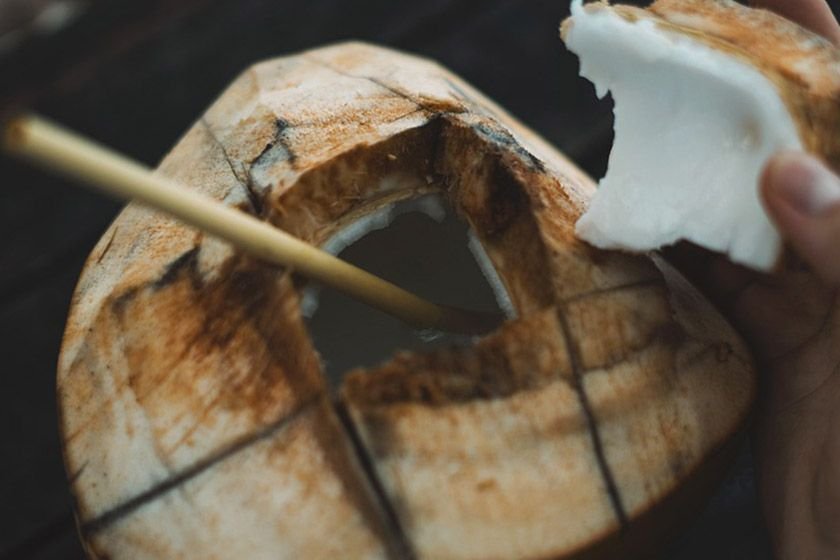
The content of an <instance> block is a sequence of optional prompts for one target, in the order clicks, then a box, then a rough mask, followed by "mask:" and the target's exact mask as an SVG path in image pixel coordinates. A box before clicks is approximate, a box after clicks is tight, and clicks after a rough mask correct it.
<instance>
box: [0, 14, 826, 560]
mask: <svg viewBox="0 0 840 560" xmlns="http://www.w3.org/2000/svg"><path fill="white" fill-rule="evenodd" d="M835 7H836V6H835ZM567 11H568V8H567V2H566V0H426V1H425V2H406V3H400V2H394V1H391V0H360V1H352V2H351V1H341V0H303V1H296V2H291V1H277V0H274V1H269V0H236V1H234V0H221V1H212V2H211V1H209V0H181V1H177V2H172V1H164V0H147V1H145V2H139V1H125V0H109V1H107V2H106V1H89V2H85V1H61V2H56V1H51V0H38V1H35V0H33V1H24V0H0V101H2V103H3V106H4V107H8V106H12V107H29V108H34V109H36V110H37V111H39V112H41V113H43V114H45V115H47V116H49V117H52V118H53V119H55V120H57V121H59V122H61V123H63V124H65V125H68V126H70V127H72V128H75V129H77V130H79V131H81V132H83V133H84V134H87V135H89V136H92V137H93V138H96V139H97V140H99V141H101V142H104V143H105V144H108V145H110V146H113V147H114V148H116V149H117V150H120V151H123V152H125V153H127V154H129V155H131V156H133V157H134V158H137V159H139V160H141V161H143V162H145V163H147V164H149V165H152V166H154V165H156V162H158V161H159V160H160V158H161V157H162V156H163V155H164V154H165V153H166V152H167V150H168V149H169V148H170V146H172V145H173V144H174V142H175V141H176V140H177V139H178V137H179V136H180V135H181V134H182V133H183V132H184V131H185V130H186V129H187V127H189V126H190V124H191V123H192V122H193V121H194V120H195V119H196V118H197V117H198V116H199V115H200V113H201V112H202V111H203V110H204V108H205V107H207V105H208V104H209V103H210V102H211V101H212V100H213V99H214V98H215V97H216V96H217V95H218V94H219V93H220V92H221V91H222V89H223V88H224V87H225V85H226V84H228V83H229V82H230V81H231V80H232V79H233V78H234V77H235V76H236V75H237V74H238V73H239V72H240V71H242V70H243V69H244V68H246V67H247V66H248V65H250V64H251V63H253V62H255V61H258V60H260V59H264V58H269V57H274V56H278V55H282V54H287V53H293V52H295V51H298V50H301V49H305V48H308V47H313V46H316V45H320V44H324V43H330V42H335V41H341V40H346V39H363V40H366V41H371V42H375V43H381V44H385V45H390V46H393V47H397V48H399V49H403V50H407V51H411V52H415V53H419V54H422V55H425V56H429V57H432V58H435V59H437V60H439V61H441V62H442V63H444V64H445V65H447V66H448V67H450V68H451V69H452V70H453V71H455V72H456V73H458V74H460V75H461V76H463V77H464V78H465V79H467V80H468V81H470V82H472V83H473V84H474V85H476V86H477V87H478V88H479V89H481V90H483V91H485V92H486V93H488V94H489V95H490V96H491V97H493V98H495V99H496V100H497V101H499V102H500V103H501V104H502V105H503V106H504V107H506V108H508V109H509V110H510V111H511V112H512V113H513V114H515V115H517V116H518V117H519V118H521V119H522V120H523V121H524V122H525V123H527V124H528V125H530V126H531V127H533V128H535V129H536V130H537V131H539V132H540V133H542V134H543V135H544V136H545V137H546V138H548V140H549V141H551V142H552V143H554V144H555V145H556V146H558V147H559V148H560V149H562V150H563V151H565V152H566V153H567V154H568V155H569V156H571V157H572V158H573V159H574V160H576V161H577V162H578V163H579V164H580V165H581V166H582V167H583V168H584V169H586V170H587V171H588V172H590V173H591V174H593V175H595V176H600V175H601V174H602V173H603V170H604V168H605V165H606V159H607V155H608V153H609V147H610V144H611V141H612V132H611V130H612V129H611V125H612V118H611V114H610V105H609V103H608V102H607V103H604V102H602V103H598V102H596V100H595V97H594V92H593V90H592V88H591V86H590V85H588V84H587V83H586V82H584V81H583V80H581V79H579V78H577V77H576V76H577V63H576V61H575V59H574V57H573V56H571V55H570V54H569V53H567V52H566V51H565V50H564V48H563V46H562V44H561V42H560V41H559V39H558V33H557V29H558V24H559V22H560V21H561V19H562V18H564V17H565V16H566V14H567ZM0 177H2V183H3V185H2V188H0V369H2V373H1V374H0V426H3V434H2V439H0V442H1V443H0V449H2V452H0V453H1V457H0V459H1V460H0V558H81V557H83V554H82V551H81V548H80V546H79V544H78V540H77V537H76V534H75V527H74V524H73V517H72V510H71V499H70V496H69V494H68V491H67V484H66V480H65V475H64V470H63V467H62V462H61V450H60V446H59V440H58V429H57V419H56V405H55V365H56V359H57V355H58V350H59V346H60V342H61V334H62V330H63V327H64V321H65V318H66V313H67V309H68V305H69V302H70V297H71V293H72V291H73V287H74V284H75V281H76V278H77V277H78V275H79V272H80V270H81V267H82V263H83V260H84V258H85V257H86V255H87V254H88V252H89V251H90V250H91V248H92V247H93V245H94V243H95V242H96V240H97V239H98V237H99V236H100V235H101V233H102V232H103V230H104V229H105V228H106V227H107V225H108V223H109V222H110V221H111V220H112V219H113V218H114V216H115V215H116V213H117V212H118V210H119V208H120V206H121V205H120V204H117V203H115V202H112V201H110V200H107V199H104V198H101V197H99V196H97V195H93V194H89V193H88V192H87V191H83V190H80V189H78V188H77V187H75V186H74V185H71V184H69V183H68V182H66V181H63V180H60V179H57V178H55V177H52V176H49V175H45V174H43V173H41V172H39V171H36V170H33V169H31V168H29V167H26V166H24V165H21V164H18V163H15V162H10V161H8V160H6V159H0ZM456 258H457V257H456ZM663 557H664V558H674V559H689V558H710V557H714V558H733V559H734V558H738V559H747V558H760V559H764V558H769V554H768V552H767V545H766V536H765V534H764V532H763V529H762V528H761V523H760V520H759V517H758V513H757V506H756V504H755V497H754V487H753V478H752V468H751V463H750V460H749V456H748V453H747V451H746V447H745V450H744V452H743V453H742V454H741V456H740V458H739V460H738V463H737V465H736V466H735V468H734V469H733V472H732V474H731V475H730V477H729V479H728V480H727V482H726V483H725V484H724V486H723V488H722V490H721V491H720V492H719V493H718V494H717V495H716V496H715V497H714V498H713V499H712V501H711V503H710V505H709V506H708V508H707V510H706V511H705V512H703V513H702V514H701V516H700V517H699V519H698V520H697V522H696V523H695V524H694V525H693V526H692V527H691V528H689V529H688V531H687V532H686V533H685V534H683V535H682V536H680V537H679V538H678V539H677V541H676V542H675V543H674V544H673V545H671V546H670V547H669V548H668V550H667V551H666V552H665V553H664V554H663Z"/></svg>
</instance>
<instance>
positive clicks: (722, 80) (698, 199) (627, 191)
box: [564, 1, 802, 270]
mask: <svg viewBox="0 0 840 560" xmlns="http://www.w3.org/2000/svg"><path fill="white" fill-rule="evenodd" d="M564 35H565V41H566V45H567V46H568V48H569V49H570V50H571V51H572V52H574V53H575V54H577V55H578V56H579V57H580V73H581V75H582V76H583V77H585V78H587V79H588V80H590V81H591V82H593V83H594V84H595V89H596V92H597V94H598V96H599V97H604V96H605V95H606V94H607V92H608V91H609V92H611V93H612V97H613V100H614V113H615V125H614V126H615V140H614V144H613V147H612V152H611V154H610V159H609V165H608V169H607V173H606V176H605V177H604V178H603V179H602V180H601V182H600V184H599V188H598V191H597V193H596V195H595V196H594V198H593V199H592V201H591V204H590V206H589V208H588V209H587V211H586V213H585V214H584V215H583V216H582V217H581V218H580V220H579V221H578V222H577V224H576V232H577V235H578V236H579V237H580V238H582V239H584V240H585V241H588V242H589V243H591V244H593V245H595V246H597V247H601V248H617V249H624V250H629V251H646V250H651V249H656V248H659V247H662V246H665V245H669V244H672V243H675V242H677V241H679V240H688V241H691V242H693V243H695V244H697V245H700V246H702V247H706V248H708V249H711V250H714V251H718V252H721V253H725V254H726V255H728V256H729V258H730V259H731V260H732V261H734V262H737V263H740V264H743V265H746V266H749V267H752V268H755V269H759V270H769V269H771V268H772V267H773V266H774V265H775V263H776V262H777V260H778V258H779V256H780V253H781V245H782V244H781V238H780V236H779V233H778V232H777V231H776V229H775V227H774V226H773V225H772V223H771V222H770V220H769V218H768V217H767V215H766V213H765V211H764V209H763V207H762V205H761V201H760V199H759V193H758V180H759V176H760V173H761V170H762V167H763V165H764V164H765V162H766V161H767V159H768V158H769V157H770V156H771V155H772V154H773V153H775V152H776V151H778V150H780V149H786V148H787V149H801V147H802V144H801V142H800V139H799V135H798V134H797V129H796V125H795V124H794V121H793V119H792V117H791V116H790V114H789V112H788V110H787V108H786V107H785V104H784V102H783V101H782V99H781V97H780V95H779V93H778V92H777V90H776V88H775V87H774V85H773V84H772V83H771V82H770V80H768V79H767V78H766V77H765V76H764V75H763V74H761V73H760V72H759V71H758V70H757V69H756V68H754V67H753V66H751V65H749V64H747V63H746V62H743V61H741V60H740V59H738V58H736V57H735V56H732V55H730V54H727V53H725V52H722V51H719V50H716V49H714V48H712V47H709V46H707V45H705V44H703V43H701V42H700V41H698V40H695V39H692V38H690V37H689V36H687V35H684V34H681V33H677V32H674V31H669V30H668V29H665V28H664V27H662V26H660V25H658V24H657V23H656V22H654V21H650V20H645V19H637V20H635V21H628V20H627V19H625V18H624V17H622V16H621V15H619V14H617V13H616V12H614V11H613V10H611V9H606V8H605V6H604V5H596V6H589V7H587V8H584V7H583V6H582V4H581V2H580V1H575V2H573V3H572V19H571V24H570V25H569V26H568V27H567V28H566V29H565V33H564Z"/></svg>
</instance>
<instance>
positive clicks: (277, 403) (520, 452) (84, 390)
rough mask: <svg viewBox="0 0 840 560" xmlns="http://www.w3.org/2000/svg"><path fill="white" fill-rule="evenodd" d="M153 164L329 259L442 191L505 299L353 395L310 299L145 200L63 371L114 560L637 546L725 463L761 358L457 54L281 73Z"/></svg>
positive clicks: (76, 464)
mask: <svg viewBox="0 0 840 560" xmlns="http://www.w3.org/2000/svg"><path fill="white" fill-rule="evenodd" d="M157 173H160V174H163V175H166V176H168V177H171V178H174V179H175V180H178V181H180V182H181V183H182V184H183V185H184V186H185V188H191V189H196V190H198V191H201V192H203V193H205V194H207V195H208V196H212V197H214V198H215V199H217V200H220V201H223V202H224V203H225V204H228V205H231V206H235V207H237V208H239V209H240V210H242V211H243V212H249V213H252V214H253V215H255V216H258V217H259V218H260V219H263V220H266V221H268V222H269V223H271V224H273V225H274V226H275V227H278V228H281V229H284V230H286V231H288V232H290V233H292V234H293V235H295V236H298V237H300V238H301V239H304V240H305V241H307V242H309V243H312V244H315V245H319V246H322V247H333V248H335V247H337V246H340V245H341V244H343V243H345V242H347V240H348V239H352V238H353V237H355V236H357V234H358V233H359V232H358V231H356V230H355V228H356V227H359V228H369V227H374V226H376V225H377V224H378V223H379V219H378V218H377V216H381V213H383V212H386V213H387V212H388V210H387V209H388V208H389V207H390V205H391V204H392V203H394V202H395V201H400V200H403V201H404V200H409V199H414V200H420V199H422V198H423V197H427V196H429V195H434V196H437V197H439V198H440V199H442V200H444V201H446V203H447V204H448V205H449V206H451V207H452V209H453V210H454V211H455V212H457V213H458V214H459V215H460V216H461V217H462V218H463V219H464V220H465V221H466V222H467V224H468V225H469V227H470V230H471V233H472V236H473V239H474V240H473V242H472V243H473V245H474V246H475V249H476V250H477V253H478V254H480V255H482V259H483V260H484V261H485V262H484V264H485V267H486V268H487V269H488V271H487V272H488V276H490V277H491V278H493V279H498V284H499V285H500V286H499V288H498V289H499V291H500V292H504V297H505V298H507V299H508V300H509V302H510V306H511V308H512V309H511V313H510V316H509V318H508V320H507V321H506V323H505V324H504V325H502V326H500V327H499V328H497V329H496V330H495V331H494V332H492V333H490V334H488V335H487V336H485V337H484V338H481V339H477V340H467V341H466V342H465V344H464V345H463V346H460V347H457V348H450V349H438V350H434V351H427V352H414V353H404V352H402V353H399V354H398V355H396V356H395V357H394V358H392V359H391V360H389V361H387V363H384V364H382V365H380V366H378V367H373V368H369V369H366V370H359V371H356V372H354V373H353V374H350V375H348V376H347V377H346V378H345V379H344V382H343V383H342V385H341V386H340V387H339V388H338V389H337V390H335V391H334V390H333V389H332V388H331V387H330V384H329V383H327V382H326V379H325V377H324V375H323V369H322V367H321V361H320V358H319V355H318V352H317V349H316V345H317V342H318V341H317V340H315V341H313V340H312V339H311V337H310V335H309V333H308V332H307V328H306V325H305V323H304V321H303V318H302V304H301V301H302V299H303V297H302V296H303V293H304V291H305V289H306V286H305V283H304V282H302V281H301V280H300V279H299V278H294V277H293V276H292V271H290V270H284V269H277V268H274V267H269V266H265V265H262V264H260V263H257V262H254V261H252V260H250V259H247V258H245V257H243V256H242V255H240V254H238V253H237V252H236V251H234V250H232V249H231V248H230V247H228V246H226V245H225V244H223V243H220V242H219V241H216V240H213V239H209V238H207V237H205V236H202V235H200V234H198V233H196V232H195V231H193V230H191V229H190V228H188V227H185V226H183V225H181V224H179V223H177V222H175V221H173V220H171V219H169V218H167V217H165V216H162V215H160V214H157V213H155V212H152V211H149V210H147V209H145V208H143V207H141V206H138V205H135V204H130V205H129V206H128V207H127V208H126V209H125V210H124V211H123V213H122V214H121V215H120V216H119V217H118V218H117V220H116V221H115V222H114V223H113V225H112V226H111V228H110V229H109V230H108V231H107V232H106V234H105V235H104V237H103V238H102V240H101V241H100V243H99V245H97V247H96V248H95V249H94V251H93V253H92V254H91V256H90V258H89V260H88V262H87V264H86V266H85V269H84V272H83V274H82V277H81V279H80V281H79V284H78V288H77V290H76V294H75V296H74V299H73V307H72V309H71V312H70V316H69V319H68V324H67V329H66V331H65V337H64V343H63V348H62V352H61V358H60V363H59V371H58V398H59V405H60V417H61V430H62V439H63V443H64V452H65V460H66V466H67V470H68V474H69V478H70V484H71V489H72V492H73V495H74V497H75V502H76V505H77V516H78V519H79V525H80V530H81V534H82V537H83V539H84V541H85V543H86V544H87V546H88V548H89V551H90V553H91V554H92V555H93V556H94V557H97V558H112V559H115V560H118V559H122V558H126V559H144V558H149V559H151V558H154V559H166V558H187V557H189V558H249V559H260V558H266V559H277V558H289V559H292V558H307V559H308V558H313V559H314V558H383V557H390V558H412V557H414V558H451V559H471V558H475V559H479V558H482V559H483V558H501V557H505V558H554V557H556V558H581V557H587V558H590V557H592V556H594V555H598V554H614V555H617V556H615V557H631V556H632V554H635V553H638V552H642V551H646V550H651V549H654V548H656V547H657V545H658V544H659V543H660V542H661V539H662V538H663V536H664V535H667V534H669V532H671V531H672V529H673V527H674V525H675V523H677V522H678V521H679V520H681V519H682V518H684V517H685V516H688V515H691V513H692V512H695V511H697V510H698V508H699V507H701V505H702V503H703V500H704V498H705V497H706V496H708V494H709V492H710V491H711V489H712V488H713V487H714V484H715V483H716V482H717V481H718V480H719V479H720V477H721V475H722V473H723V472H724V470H725V468H726V466H727V464H728V461H729V459H730V457H731V455H732V451H733V449H735V448H734V445H735V444H736V443H737V441H738V435H739V433H740V430H741V427H742V426H743V423H744V421H745V419H746V418H747V415H748V413H749V410H750V406H751V403H752V401H753V397H754V393H755V371H754V369H753V366H752V363H751V360H750V356H749V353H748V352H747V350H746V348H745V347H744V345H743V343H742V342H741V340H740V339H739V338H738V336H737V335H736V334H735V332H734V331H733V330H732V329H731V327H729V325H727V324H726V322H725V321H724V320H723V319H722V318H721V316H720V315H718V313H717V312H716V311H715V310H714V308H713V307H712V306H711V305H710V304H709V303H708V302H706V301H705V300H704V299H703V298H702V297H701V296H700V295H699V294H698V293H697V292H696V291H694V290H693V289H692V288H691V287H690V286H689V285H687V284H686V283H685V282H684V281H683V280H681V278H680V277H679V275H678V274H677V273H676V272H674V271H673V270H671V269H670V268H669V267H668V266H667V265H666V264H664V263H659V264H658V265H657V264H656V263H654V262H652V261H651V260H650V259H648V258H647V257H642V256H636V255H625V254H622V253H619V252H608V251H601V250H598V249H595V248H593V247H591V246H589V245H587V244H586V243H584V242H582V241H580V240H579V239H577V238H576V237H575V235H574V223H575V221H576V220H577V219H578V218H579V216H580V214H581V212H582V210H583V208H584V206H585V204H586V201H587V200H588V199H589V197H590V195H591V193H592V192H593V190H594V184H593V183H592V181H591V180H590V179H588V178H587V177H586V176H585V175H584V174H583V173H582V172H580V171H579V170H578V169H577V168H576V167H575V166H574V165H573V164H571V163H570V162H569V161H568V160H567V159H566V158H565V157H564V156H563V155H562V154H560V153H559V152H557V151H556V150H555V149H553V148H551V147H550V146H549V145H548V144H546V143H545V142H544V141H542V140H541V139H540V138H539V137H537V136H536V135H535V134H534V133H533V132H530V131H529V130H528V129H526V128H525V127H523V126H522V125H521V124H519V123H518V122H517V121H515V120H514V119H512V118H511V117H510V116H509V115H507V114H506V113H505V112H504V111H503V110H502V109H500V108H499V107H498V106H496V105H495V104H493V103H492V102H491V101H490V100H488V99H487V98H486V97H484V96H482V95H481V94H480V93H478V92H477V91H475V90H474V89H473V88H471V87H470V86H469V85H468V84H466V83H464V82H463V81H462V80H461V79H459V78H458V77H457V76H455V75H453V74H452V73H450V72H448V71H446V70H445V69H443V68H441V67H440V66H438V65H436V64H434V63H431V62H429V61H425V60H422V59H418V58H415V57H411V56H407V55H404V54H400V53H396V52H393V51H389V50H386V49H382V48H377V47H373V46H369V45H362V44H356V43H351V44H342V45H337V46H332V47H328V48H323V49H317V50H314V51H308V52H305V53H302V54H299V55H295V56H289V57H284V58H279V59H274V60H269V61H266V62H262V63H260V64H257V65H255V66H253V67H251V68H250V69H248V70H247V71H246V72H245V73H244V74H243V75H242V76H240V77H239V78H238V79H237V80H236V81H235V82H234V83H233V84H231V85H230V87H229V88H228V89H227V90H226V91H225V92H224V93H223V94H222V95H221V97H220V98H219V99H218V100H217V101H216V102H215V103H214V104H213V106H212V107H210V109H209V110H208V111H207V112H206V113H205V114H204V115H203V116H202V117H201V119H199V121H198V122H196V123H195V125H194V126H193V127H192V128H191V129H190V130H189V131H188V132H187V133H186V134H185V136H184V137H183V138H182V139H181V141H180V142H179V143H178V144H177V145H176V146H175V147H174V148H173V150H172V151H171V152H170V153H169V154H168V155H167V156H166V158H165V159H164V160H163V162H162V163H161V165H160V167H159V169H158V170H157ZM358 328H359V329H364V328H365V325H364V324H360V325H359V326H358Z"/></svg>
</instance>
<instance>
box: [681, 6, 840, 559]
mask: <svg viewBox="0 0 840 560" xmlns="http://www.w3.org/2000/svg"><path fill="white" fill-rule="evenodd" d="M758 4H759V5H760V6H761V7H766V8H768V9H771V10H773V11H776V12H777V13H779V14H781V15H784V16H786V17H788V18H789V19H791V20H794V21H798V22H799V23H801V24H802V25H804V26H806V27H809V28H811V29H812V30H814V31H817V32H818V33H821V34H822V35H824V36H825V37H827V38H829V40H832V41H834V42H835V43H836V44H838V45H840V26H838V24H837V21H836V20H835V19H834V17H833V16H832V14H831V11H830V9H829V8H828V5H827V4H826V3H825V1H824V0H798V1H794V0H762V1H761V2H758ZM839 133H840V132H839ZM760 189H761V195H762V200H763V202H764V205H765V208H766V209H767V211H768V213H769V215H770V217H771V218H772V219H773V221H774V222H775V224H776V226H777V227H778V228H779V231H780V232H781V233H782V235H783V236H784V238H785V240H786V241H787V243H788V244H789V245H790V246H791V247H792V248H793V249H794V250H795V252H796V254H797V255H798V257H799V258H801V259H802V261H803V262H804V264H805V265H806V266H802V267H798V268H799V270H794V267H791V266H788V267H786V270H785V271H784V272H782V273H779V274H775V275H760V274H756V273H753V272H749V271H747V270H745V269H743V268H740V267H737V266H735V265H733V264H731V263H729V262H728V261H726V260H724V259H723V258H720V257H718V258H715V259H712V260H711V261H709V260H708V259H706V260H698V259H697V255H696V254H691V253H689V254H686V253H685V251H684V250H682V254H681V255H678V256H677V260H678V261H682V262H683V264H686V263H688V264H687V266H686V267H685V268H687V269H688V270H687V272H688V274H689V276H691V277H692V278H693V279H694V280H695V281H697V283H698V284H699V285H700V286H701V287H702V288H705V290H706V291H707V293H709V295H710V296H711V297H712V298H713V299H714V300H715V301H716V302H718V304H719V305H720V306H721V307H722V308H723V310H724V311H725V312H726V313H727V314H728V316H729V317H730V319H731V320H732V321H733V322H734V323H735V325H736V326H737V327H738V329H739V330H740V331H741V333H742V334H743V335H744V337H745V338H746V339H747V341H748V343H749V344H750V346H751V347H752V349H753V352H754V354H755V357H756V360H757V362H758V366H759V369H760V372H761V380H760V393H759V395H760V396H759V402H758V410H757V418H756V425H755V432H754V435H753V436H754V437H753V444H754V451H755V460H756V468H757V475H758V489H759V493H760V499H761V502H762V509H763V511H764V516H765V519H766V522H767V527H768V529H769V533H770V536H771V539H772V541H773V549H774V552H775V555H776V557H778V558H780V559H788V558H797V559H799V558H805V559H810V558H840V178H838V177H837V175H835V174H834V173H833V172H832V171H830V170H829V169H828V168H826V167H825V165H824V164H822V163H820V162H819V161H818V160H816V159H815V158H813V157H811V156H807V155H805V154H798V153H790V152H787V153H782V154H778V155H777V156H775V157H774V158H773V159H772V160H771V161H770V162H769V163H768V165H767V167H766V168H765V170H764V174H763V176H762V179H761V185H760ZM677 264H678V265H679V262H678V263H677Z"/></svg>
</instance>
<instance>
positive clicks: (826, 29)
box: [752, 0, 840, 44]
mask: <svg viewBox="0 0 840 560" xmlns="http://www.w3.org/2000/svg"><path fill="white" fill-rule="evenodd" d="M752 4H753V6H755V7H756V8H766V9H768V10H770V11H772V12H775V13H777V14H779V15H780V16H784V17H786V18H788V19H789V20H791V21H795V22H796V23H798V24H800V25H802V26H803V27H806V28H807V29H810V30H811V31H813V32H815V33H819V34H820V35H822V36H823V37H825V38H827V39H828V40H830V41H832V42H834V43H835V44H840V26H838V24H837V20H836V19H835V18H834V14H832V13H831V8H829V7H828V3H827V2H825V0H754V1H753V3H752Z"/></svg>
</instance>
